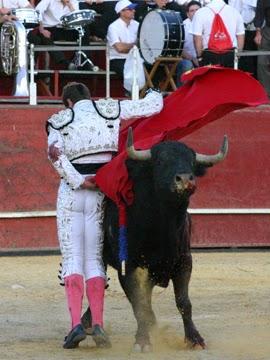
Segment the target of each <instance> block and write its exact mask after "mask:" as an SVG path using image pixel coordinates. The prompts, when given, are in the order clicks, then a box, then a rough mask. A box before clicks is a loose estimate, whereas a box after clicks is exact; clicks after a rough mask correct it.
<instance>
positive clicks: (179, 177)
mask: <svg viewBox="0 0 270 360" xmlns="http://www.w3.org/2000/svg"><path fill="white" fill-rule="evenodd" d="M174 182H175V188H176V191H177V192H183V191H189V192H191V193H193V192H194V191H195V189H196V182H195V177H194V176H193V175H192V174H176V175H175V178H174Z"/></svg>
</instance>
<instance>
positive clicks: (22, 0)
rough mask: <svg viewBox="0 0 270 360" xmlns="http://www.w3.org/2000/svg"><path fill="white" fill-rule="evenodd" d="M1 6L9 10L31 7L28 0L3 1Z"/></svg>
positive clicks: (0, 2)
mask: <svg viewBox="0 0 270 360" xmlns="http://www.w3.org/2000/svg"><path fill="white" fill-rule="evenodd" d="M0 4H1V5H2V7H5V8H7V9H20V8H25V7H30V6H31V4H30V2H29V1H28V0H2V1H0Z"/></svg>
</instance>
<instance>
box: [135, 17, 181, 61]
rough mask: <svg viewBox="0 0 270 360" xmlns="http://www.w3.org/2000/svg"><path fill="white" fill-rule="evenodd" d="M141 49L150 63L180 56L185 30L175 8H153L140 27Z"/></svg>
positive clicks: (144, 57)
mask: <svg viewBox="0 0 270 360" xmlns="http://www.w3.org/2000/svg"><path fill="white" fill-rule="evenodd" d="M138 34H139V35H138V36H139V49H140V53H141V56H142V57H143V59H144V60H145V61H146V62H147V63H148V64H153V63H154V62H155V61H156V59H157V58H158V57H160V56H162V57H178V56H180V54H181V52H182V49H183V45H184V40H185V31H184V26H183V22H182V18H181V15H180V13H178V12H176V11H173V10H152V11H149V12H148V13H147V14H146V15H145V17H144V18H143V20H142V22H141V25H140V27H139V32H138Z"/></svg>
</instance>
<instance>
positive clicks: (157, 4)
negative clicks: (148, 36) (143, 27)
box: [135, 0, 187, 23]
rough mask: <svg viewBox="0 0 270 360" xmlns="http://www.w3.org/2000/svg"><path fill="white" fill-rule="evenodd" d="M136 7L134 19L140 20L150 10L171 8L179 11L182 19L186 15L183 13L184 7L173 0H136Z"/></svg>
mask: <svg viewBox="0 0 270 360" xmlns="http://www.w3.org/2000/svg"><path fill="white" fill-rule="evenodd" d="M137 3H138V7H137V9H136V15H135V19H136V20H137V21H139V23H141V22H142V20H143V18H144V17H145V15H146V14H147V13H148V12H149V11H151V10H173V11H177V12H180V14H181V17H182V19H183V20H184V19H185V18H186V17H187V16H186V13H185V7H184V6H182V5H179V4H178V3H177V2H176V1H174V0H144V1H141V0H139V1H138V0H137Z"/></svg>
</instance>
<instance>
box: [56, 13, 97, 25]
mask: <svg viewBox="0 0 270 360" xmlns="http://www.w3.org/2000/svg"><path fill="white" fill-rule="evenodd" d="M95 16H96V12H95V11H94V10H77V11H73V12H71V13H70V14H68V15H64V16H62V17H61V18H60V20H61V23H62V26H63V27H65V28H75V27H78V26H85V25H87V24H90V23H91V22H93V21H94V20H95Z"/></svg>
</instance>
